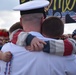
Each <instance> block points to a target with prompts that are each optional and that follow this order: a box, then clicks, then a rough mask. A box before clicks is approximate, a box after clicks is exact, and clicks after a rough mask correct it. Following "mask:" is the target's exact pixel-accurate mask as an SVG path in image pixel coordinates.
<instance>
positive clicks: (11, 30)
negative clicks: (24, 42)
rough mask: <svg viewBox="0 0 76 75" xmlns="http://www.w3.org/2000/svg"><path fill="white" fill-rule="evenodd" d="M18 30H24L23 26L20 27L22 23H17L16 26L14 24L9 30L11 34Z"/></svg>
mask: <svg viewBox="0 0 76 75" xmlns="http://www.w3.org/2000/svg"><path fill="white" fill-rule="evenodd" d="M16 29H23V28H22V26H21V25H20V22H16V23H15V24H13V25H12V26H11V27H10V29H9V33H12V32H13V31H15V30H16Z"/></svg>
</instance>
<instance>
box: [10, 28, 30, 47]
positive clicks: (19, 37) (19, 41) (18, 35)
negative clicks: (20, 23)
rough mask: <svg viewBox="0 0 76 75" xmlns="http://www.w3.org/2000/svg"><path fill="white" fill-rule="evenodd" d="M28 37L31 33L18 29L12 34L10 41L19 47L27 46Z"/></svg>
mask: <svg viewBox="0 0 76 75" xmlns="http://www.w3.org/2000/svg"><path fill="white" fill-rule="evenodd" d="M28 35H29V33H27V32H24V31H22V30H19V29H17V30H15V31H14V32H13V33H11V35H10V41H11V42H12V43H14V44H16V45H19V46H26V42H25V40H26V38H27V36H28Z"/></svg>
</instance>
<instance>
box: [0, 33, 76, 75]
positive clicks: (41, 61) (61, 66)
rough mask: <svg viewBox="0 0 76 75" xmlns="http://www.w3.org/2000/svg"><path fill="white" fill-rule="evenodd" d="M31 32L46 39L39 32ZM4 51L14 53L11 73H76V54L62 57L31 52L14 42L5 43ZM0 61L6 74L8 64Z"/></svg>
mask: <svg viewBox="0 0 76 75" xmlns="http://www.w3.org/2000/svg"><path fill="white" fill-rule="evenodd" d="M30 33H31V34H33V35H35V36H38V37H39V38H41V37H42V39H44V40H45V38H44V37H43V36H42V35H40V34H39V33H37V32H30ZM48 39H49V38H47V40H48ZM2 51H3V52H6V51H11V52H12V54H13V59H12V61H11V68H10V75H76V56H75V55H70V56H65V57H60V56H55V55H50V54H48V53H44V52H29V51H27V50H26V49H25V48H24V47H20V46H17V45H15V44H12V43H7V44H5V45H4V46H3V48H2ZM0 63H1V64H0V65H1V75H5V74H4V72H5V66H6V64H5V62H3V61H1V62H0Z"/></svg>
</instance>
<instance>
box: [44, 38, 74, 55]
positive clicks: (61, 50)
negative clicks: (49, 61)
mask: <svg viewBox="0 0 76 75" xmlns="http://www.w3.org/2000/svg"><path fill="white" fill-rule="evenodd" d="M47 47H48V48H47ZM47 47H46V48H47V50H45V49H44V50H45V51H44V50H43V51H44V52H47V53H50V54H55V55H59V56H67V55H71V54H72V53H73V49H74V48H75V47H73V45H72V43H71V42H70V40H67V39H66V40H49V46H47ZM74 50H75V49H74Z"/></svg>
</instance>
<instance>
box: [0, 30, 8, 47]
mask: <svg viewBox="0 0 76 75" xmlns="http://www.w3.org/2000/svg"><path fill="white" fill-rule="evenodd" d="M8 40H9V32H8V31H7V30H6V29H0V48H1V47H2V46H3V45H4V44H5V43H7V42H8Z"/></svg>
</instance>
